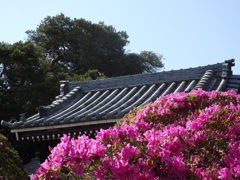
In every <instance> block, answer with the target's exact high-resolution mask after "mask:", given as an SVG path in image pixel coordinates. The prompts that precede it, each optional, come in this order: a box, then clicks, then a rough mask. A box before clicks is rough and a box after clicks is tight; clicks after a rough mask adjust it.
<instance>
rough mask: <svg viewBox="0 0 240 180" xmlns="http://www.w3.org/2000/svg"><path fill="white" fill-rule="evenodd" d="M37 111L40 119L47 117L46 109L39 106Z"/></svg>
mask: <svg viewBox="0 0 240 180" xmlns="http://www.w3.org/2000/svg"><path fill="white" fill-rule="evenodd" d="M37 110H38V113H39V115H40V117H41V118H42V117H45V116H47V115H48V111H47V109H46V108H45V106H39V107H38V108H37Z"/></svg>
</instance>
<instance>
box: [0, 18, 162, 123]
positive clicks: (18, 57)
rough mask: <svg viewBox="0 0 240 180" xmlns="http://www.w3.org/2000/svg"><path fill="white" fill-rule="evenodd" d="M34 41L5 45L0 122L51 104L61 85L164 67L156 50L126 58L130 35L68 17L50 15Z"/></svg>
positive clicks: (0, 57) (32, 34)
mask: <svg viewBox="0 0 240 180" xmlns="http://www.w3.org/2000/svg"><path fill="white" fill-rule="evenodd" d="M26 33H27V35H28V40H27V41H26V42H22V41H19V42H16V43H13V44H8V43H4V42H2V43H0V68H1V70H0V108H1V111H0V119H5V120H10V119H15V120H16V119H19V114H21V113H23V112H24V113H27V116H30V115H32V114H35V113H36V107H38V106H39V105H47V104H49V103H51V102H52V101H53V100H54V98H55V96H56V95H58V93H59V92H58V91H59V82H60V80H69V81H82V80H91V79H99V78H104V77H114V76H122V75H130V74H138V73H152V72H156V71H157V70H158V69H159V68H161V67H163V63H162V56H160V55H157V54H156V53H154V52H151V51H142V52H141V53H139V54H137V53H126V50H125V47H126V45H127V44H128V43H129V40H128V35H127V33H126V32H125V31H117V30H116V29H115V28H114V27H113V26H111V25H110V26H109V25H105V24H104V23H103V22H100V23H98V24H95V23H92V22H90V21H87V20H84V19H76V18H74V19H71V18H69V17H66V16H65V15H64V14H59V15H56V16H52V17H51V16H48V17H46V18H45V19H44V20H42V21H41V23H40V24H39V25H38V26H37V28H36V30H28V31H26Z"/></svg>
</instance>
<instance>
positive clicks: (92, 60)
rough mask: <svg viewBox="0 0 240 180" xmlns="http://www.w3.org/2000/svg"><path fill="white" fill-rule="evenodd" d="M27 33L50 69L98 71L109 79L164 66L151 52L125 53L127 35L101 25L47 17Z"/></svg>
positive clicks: (84, 71)
mask: <svg viewBox="0 0 240 180" xmlns="http://www.w3.org/2000/svg"><path fill="white" fill-rule="evenodd" d="M27 34H28V37H29V40H30V41H32V42H33V43H35V44H36V45H38V46H40V47H41V48H42V49H43V51H44V53H45V56H46V57H47V58H48V59H49V60H50V62H51V68H55V67H56V66H58V67H59V68H61V70H63V71H64V72H66V73H68V74H84V73H86V72H87V71H88V70H94V69H97V70H98V71H99V72H101V73H103V74H105V75H106V76H108V77H112V76H120V75H128V74H136V73H143V72H154V71H155V70H156V69H158V68H161V67H163V64H162V62H161V60H162V56H158V55H156V54H155V53H153V52H147V51H144V52H142V53H140V54H136V53H131V54H127V53H125V49H124V48H125V46H126V45H127V44H128V43H129V41H128V35H127V33H126V32H125V31H116V29H115V28H114V27H113V26H107V25H105V24H104V23H103V22H100V23H98V24H94V23H91V22H90V21H86V20H84V19H76V18H75V19H70V18H69V17H65V16H64V15H63V14H60V15H57V16H53V17H50V16H48V17H46V18H45V19H44V20H43V21H42V22H41V23H40V25H39V26H38V27H37V28H36V30H29V31H27ZM152 58H153V59H152ZM119 65H120V66H119Z"/></svg>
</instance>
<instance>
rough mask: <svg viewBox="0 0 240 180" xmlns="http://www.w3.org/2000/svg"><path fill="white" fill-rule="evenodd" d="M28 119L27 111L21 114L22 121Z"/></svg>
mask: <svg viewBox="0 0 240 180" xmlns="http://www.w3.org/2000/svg"><path fill="white" fill-rule="evenodd" d="M26 120H27V118H26V113H22V114H20V121H22V122H25V121H26Z"/></svg>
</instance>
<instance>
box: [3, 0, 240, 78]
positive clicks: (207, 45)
mask: <svg viewBox="0 0 240 180" xmlns="http://www.w3.org/2000/svg"><path fill="white" fill-rule="evenodd" d="M239 8H240V1H238V0H229V1H227V0H211V1H210V0H199V1H196V0H195V1H194V0H141V1H139V0H101V1H100V0H88V1H86V0H85V1H83V0H68V1H67V0H61V1H60V0H50V1H49V0H41V1H33V0H24V1H14V0H8V1H3V2H1V6H0V22H1V28H0V41H4V42H7V43H14V42H17V41H19V40H23V41H24V40H26V34H25V31H26V30H31V29H36V27H37V25H39V24H40V22H41V20H43V19H44V18H45V17H46V16H55V15H57V14H60V13H63V14H65V15H66V16H69V17H71V18H84V19H86V20H89V21H92V22H93V23H98V22H99V21H103V22H105V24H106V25H112V26H114V27H115V28H116V30H117V31H126V32H127V34H128V35H129V40H130V43H129V45H128V46H127V47H126V49H127V50H128V51H130V52H135V53H139V52H141V51H143V50H147V51H153V52H155V53H158V54H162V55H163V57H164V58H165V59H164V64H165V70H171V69H181V68H189V67H197V66H204V65H207V64H214V63H218V62H223V61H224V60H227V59H231V58H234V59H235V62H236V66H235V67H234V68H233V70H234V74H240V52H239V50H240V49H239V48H240V46H239V43H240V10H239Z"/></svg>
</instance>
